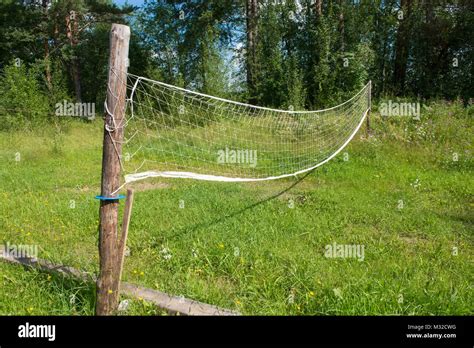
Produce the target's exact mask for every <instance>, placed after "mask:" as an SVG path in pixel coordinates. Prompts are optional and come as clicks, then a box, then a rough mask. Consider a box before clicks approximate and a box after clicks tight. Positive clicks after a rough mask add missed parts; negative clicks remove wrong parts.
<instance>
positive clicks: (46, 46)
mask: <svg viewBox="0 0 474 348" xmlns="http://www.w3.org/2000/svg"><path fill="white" fill-rule="evenodd" d="M48 4H49V0H43V12H44V19H45V21H47V20H48ZM48 34H49V33H48V30H47V28H45V31H44V36H45V37H44V39H43V45H44V62H45V64H46V67H45V75H46V86H47V87H48V90H49V91H51V89H52V78H51V64H50V61H49V41H48Z"/></svg>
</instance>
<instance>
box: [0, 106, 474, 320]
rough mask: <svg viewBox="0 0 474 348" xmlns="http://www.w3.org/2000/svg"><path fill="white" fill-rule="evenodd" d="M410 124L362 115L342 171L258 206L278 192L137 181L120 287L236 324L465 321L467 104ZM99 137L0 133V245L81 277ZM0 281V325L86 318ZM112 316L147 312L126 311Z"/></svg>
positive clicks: (86, 295)
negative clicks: (11, 318)
mask: <svg viewBox="0 0 474 348" xmlns="http://www.w3.org/2000/svg"><path fill="white" fill-rule="evenodd" d="M422 115H423V117H422V121H420V122H416V121H413V120H408V119H395V118H392V119H381V118H380V117H379V116H378V115H377V113H376V112H374V113H373V117H372V125H373V127H374V133H373V134H374V136H373V137H371V138H369V139H365V138H364V137H363V135H364V130H361V131H360V133H359V135H358V136H357V137H356V139H354V141H353V142H351V144H350V145H349V146H348V147H347V148H346V149H345V150H344V151H343V152H347V153H348V154H349V160H348V161H344V160H343V155H342V154H340V155H338V156H337V157H336V158H335V159H334V160H332V161H331V162H329V163H328V164H326V165H324V166H323V167H321V168H319V169H318V170H316V171H315V172H314V173H312V174H311V175H309V176H308V177H307V178H305V179H304V180H303V181H301V182H300V183H299V184H297V185H296V186H295V187H293V188H292V189H291V190H289V191H286V192H283V193H281V194H280V195H278V196H277V197H275V198H273V199H266V198H268V197H271V196H274V195H277V194H278V193H280V192H282V191H284V190H285V189H286V188H288V187H289V186H290V185H292V184H293V183H294V180H293V181H292V180H287V181H276V182H267V183H264V184H228V183H210V182H197V181H191V180H177V179H161V180H150V181H144V182H141V183H138V184H137V185H135V187H136V189H137V193H136V195H135V204H134V211H133V216H132V222H131V226H130V235H129V243H128V244H129V246H130V249H131V255H130V256H129V257H127V258H126V260H125V269H124V275H123V280H124V281H128V282H131V283H136V284H141V285H144V286H147V287H151V288H155V289H158V290H161V291H165V292H168V293H171V294H174V295H183V296H185V297H189V298H192V299H196V300H199V301H203V302H207V303H211V304H214V305H218V306H221V307H226V308H230V309H235V310H238V311H240V312H242V313H243V314H251V315H258V314H263V315H271V314H277V315H301V314H303V315H312V314H325V315H327V314H335V315H376V314H385V315H389V314H408V315H415V314H420V315H421V314H427V315H431V314H440V315H449V314H459V315H468V314H472V313H473V310H472V308H474V306H473V305H474V298H473V295H472V284H473V280H474V272H473V268H472V261H473V255H474V248H473V230H474V229H473V221H474V216H473V215H474V214H473V210H474V209H473V208H474V192H473V191H474V179H473V175H472V172H473V168H474V166H473V161H472V153H473V144H472V134H473V132H474V122H473V119H472V116H473V111H472V107H471V108H469V109H463V108H462V107H460V106H459V105H457V104H453V105H447V104H442V103H437V104H432V105H430V107H429V108H428V109H425V110H424V111H423V112H422ZM101 132H102V128H101V124H100V121H99V120H98V121H96V122H94V123H92V124H87V123H81V122H70V123H68V125H67V127H64V129H63V132H62V133H61V134H58V133H56V132H55V131H53V130H47V129H42V130H41V131H37V132H12V133H1V134H0V160H1V163H2V165H1V166H0V243H5V242H10V243H12V244H37V245H38V246H39V249H40V252H39V257H40V258H43V259H48V260H51V261H53V262H56V263H61V264H64V265H68V266H73V267H76V268H80V269H82V270H85V271H88V272H97V269H98V250H97V242H98V232H97V220H98V202H97V201H96V200H95V199H94V196H95V195H96V194H98V193H99V183H100V173H101V141H102V133H101ZM361 136H362V137H361ZM16 153H20V157H21V158H20V161H15V155H16ZM453 153H457V154H458V160H457V161H453ZM71 200H74V203H75V207H74V208H71V203H72V202H71ZM180 200H182V201H184V208H182V209H181V208H180V207H179V202H180ZM290 200H291V201H293V202H294V207H293V208H290V207H289V201H290ZM400 200H402V201H403V208H402V209H399V204H400V203H399V201H400ZM260 201H262V202H261V203H259V202H260ZM334 242H335V243H338V244H360V245H364V248H365V249H364V250H365V258H364V261H358V260H357V259H352V258H346V259H331V258H326V257H325V256H324V251H325V246H326V245H327V244H332V243H334ZM453 248H456V250H457V254H456V253H455V252H453V250H454V249H453ZM166 255H171V257H165V256H166ZM0 284H1V285H0V314H2V315H6V314H21V315H23V314H25V315H26V314H33V315H36V314H38V315H40V314H64V315H68V314H78V315H81V314H85V315H89V314H93V308H94V301H95V290H94V287H93V285H91V284H86V283H82V282H77V281H74V280H69V279H65V278H63V277H59V276H49V277H48V275H47V274H45V273H40V272H36V271H27V270H25V269H24V268H22V267H19V266H13V265H7V264H5V263H0ZM71 298H72V300H71ZM127 314H153V315H155V314H161V313H160V312H159V311H157V310H156V309H154V308H153V307H152V306H151V305H148V304H146V303H144V302H143V301H138V300H135V301H132V305H131V307H130V310H129V311H128V312H127Z"/></svg>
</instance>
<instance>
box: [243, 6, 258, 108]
mask: <svg viewBox="0 0 474 348" xmlns="http://www.w3.org/2000/svg"><path fill="white" fill-rule="evenodd" d="M257 11H258V1H257V0H247V3H246V13H247V60H246V61H247V64H246V65H247V88H248V91H249V102H250V103H251V104H254V103H255V102H256V89H257V88H256V80H257V78H256V71H257V67H256V65H257V42H256V40H257Z"/></svg>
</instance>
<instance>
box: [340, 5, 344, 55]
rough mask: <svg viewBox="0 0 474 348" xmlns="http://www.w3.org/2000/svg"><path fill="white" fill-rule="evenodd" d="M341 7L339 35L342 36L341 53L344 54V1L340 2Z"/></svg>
mask: <svg viewBox="0 0 474 348" xmlns="http://www.w3.org/2000/svg"><path fill="white" fill-rule="evenodd" d="M339 6H340V10H341V13H339V35H340V36H341V52H344V49H345V41H344V8H343V6H344V4H343V2H342V1H339Z"/></svg>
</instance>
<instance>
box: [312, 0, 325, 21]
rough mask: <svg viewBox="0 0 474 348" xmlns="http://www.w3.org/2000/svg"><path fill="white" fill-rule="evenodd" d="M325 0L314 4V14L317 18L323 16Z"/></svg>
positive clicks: (318, 0) (317, 0)
mask: <svg viewBox="0 0 474 348" xmlns="http://www.w3.org/2000/svg"><path fill="white" fill-rule="evenodd" d="M322 5H323V0H316V1H315V2H314V14H315V15H316V17H317V18H319V17H321V16H322V14H323V6H322Z"/></svg>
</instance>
